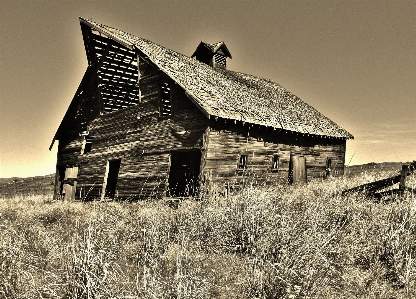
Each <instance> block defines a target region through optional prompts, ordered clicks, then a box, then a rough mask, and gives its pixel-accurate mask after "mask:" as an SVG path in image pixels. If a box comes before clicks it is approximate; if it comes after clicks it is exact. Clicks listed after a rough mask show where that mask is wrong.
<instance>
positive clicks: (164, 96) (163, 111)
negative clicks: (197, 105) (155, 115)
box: [160, 83, 172, 117]
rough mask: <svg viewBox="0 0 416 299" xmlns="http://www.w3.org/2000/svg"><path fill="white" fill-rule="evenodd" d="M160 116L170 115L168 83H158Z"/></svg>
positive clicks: (170, 105)
mask: <svg viewBox="0 0 416 299" xmlns="http://www.w3.org/2000/svg"><path fill="white" fill-rule="evenodd" d="M160 97H161V99H160V101H161V102H160V116H162V117H169V116H171V115H172V102H171V93H170V86H169V83H162V84H161V85H160Z"/></svg>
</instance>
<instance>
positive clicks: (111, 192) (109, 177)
mask: <svg viewBox="0 0 416 299" xmlns="http://www.w3.org/2000/svg"><path fill="white" fill-rule="evenodd" d="M120 164H121V160H120V159H117V160H109V161H108V162H107V169H106V172H105V176H104V184H103V192H102V198H104V197H107V198H114V197H115V195H116V187H117V178H118V171H119V170H120Z"/></svg>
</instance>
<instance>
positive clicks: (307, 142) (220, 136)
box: [204, 120, 346, 184]
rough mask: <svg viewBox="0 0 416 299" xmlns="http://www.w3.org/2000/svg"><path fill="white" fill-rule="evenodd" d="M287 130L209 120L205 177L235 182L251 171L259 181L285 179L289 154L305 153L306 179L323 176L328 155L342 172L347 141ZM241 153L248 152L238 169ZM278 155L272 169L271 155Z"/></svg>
mask: <svg viewBox="0 0 416 299" xmlns="http://www.w3.org/2000/svg"><path fill="white" fill-rule="evenodd" d="M285 132H286V131H281V132H279V130H273V129H270V128H269V129H266V128H264V127H262V128H259V127H258V126H257V127H256V128H255V127H251V126H250V125H249V124H246V125H243V124H242V123H241V122H237V124H234V122H233V121H228V122H226V123H225V122H224V120H218V121H212V122H211V123H210V127H209V130H208V136H207V140H208V143H207V144H208V145H207V148H208V150H207V156H206V161H205V168H204V178H205V180H210V181H211V182H214V183H218V184H227V183H229V184H235V183H237V182H238V181H241V180H242V179H243V178H247V176H250V175H257V176H260V180H259V181H261V182H266V183H267V184H274V183H276V182H287V181H288V175H289V163H290V155H291V153H292V154H300V155H303V156H305V157H306V170H307V180H308V181H309V180H312V179H316V178H324V177H325V170H326V162H327V159H328V158H330V159H331V160H332V169H333V170H332V174H333V175H334V176H339V175H343V173H344V164H345V148H346V142H345V140H341V139H329V138H317V137H308V136H302V135H297V134H296V133H294V134H292V133H285ZM240 155H248V163H247V168H246V170H244V171H243V170H241V169H238V162H239V158H240ZM274 155H278V156H279V169H278V170H273V169H272V163H273V156H274Z"/></svg>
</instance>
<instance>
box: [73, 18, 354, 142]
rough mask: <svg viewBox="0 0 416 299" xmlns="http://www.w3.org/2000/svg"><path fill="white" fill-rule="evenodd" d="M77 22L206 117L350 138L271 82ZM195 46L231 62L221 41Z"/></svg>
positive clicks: (107, 27) (85, 21) (90, 22)
mask: <svg viewBox="0 0 416 299" xmlns="http://www.w3.org/2000/svg"><path fill="white" fill-rule="evenodd" d="M80 22H81V26H88V27H90V28H91V29H93V30H95V31H97V32H99V34H100V35H101V36H103V37H105V38H107V39H111V40H113V41H115V42H116V43H119V44H121V45H122V46H123V47H126V48H127V49H129V50H132V51H135V52H136V53H137V55H139V56H140V57H142V58H144V59H146V61H149V62H151V63H152V64H154V65H155V66H157V67H158V68H159V69H160V70H161V71H162V72H164V73H165V74H166V75H168V76H169V77H170V78H172V79H173V80H174V81H175V82H176V83H177V84H178V85H180V86H181V87H182V88H183V89H184V90H185V92H186V94H187V95H188V96H189V97H190V98H191V99H192V101H193V102H194V103H195V104H196V105H197V106H198V107H199V109H201V110H202V111H203V112H204V114H205V115H207V116H208V117H211V116H212V117H220V118H224V119H230V120H236V121H242V122H247V123H251V124H256V125H261V126H266V127H272V128H275V129H283V130H288V131H294V132H299V133H302V134H310V135H318V136H327V137H333V138H342V139H352V138H354V137H353V136H352V135H351V134H350V133H349V132H347V131H346V130H345V129H343V128H342V127H340V126H339V125H337V124H336V123H335V122H333V121H331V120H330V119H329V118H327V117H326V116H324V115H323V114H321V113H320V112H318V111H317V110H316V109H314V108H313V107H311V106H310V105H308V104H307V103H305V102H304V101H302V100H301V99H300V98H298V97H297V96H295V95H294V94H292V93H291V92H289V91H288V90H286V89H285V88H284V87H282V86H280V85H279V84H277V83H275V82H273V81H272V80H268V79H264V78H260V77H256V76H252V75H247V74H243V73H239V72H234V71H231V70H226V69H224V68H213V67H211V66H209V65H207V64H205V63H202V62H200V61H198V60H197V59H194V58H192V57H189V56H186V55H183V54H180V53H178V52H175V51H173V50H170V49H167V48H165V47H162V46H160V45H158V44H155V43H153V42H151V41H149V40H146V39H143V38H140V37H137V36H134V35H132V34H129V33H127V32H124V31H122V30H119V29H116V28H112V27H110V26H106V25H103V24H100V23H97V22H94V21H91V20H87V19H84V18H81V17H80ZM199 47H205V48H207V49H209V50H211V51H214V52H215V51H222V54H223V55H225V56H227V57H229V58H231V53H230V52H229V51H228V49H227V47H226V46H225V44H224V43H223V42H219V43H216V44H207V43H204V42H201V43H200V44H199V46H198V48H199ZM89 51H90V52H92V50H89ZM195 52H196V51H195ZM87 54H88V49H87ZM194 54H195V53H194ZM88 55H90V58H89V60H92V59H94V56H93V54H88ZM88 55H87V56H88ZM91 57H92V58H91Z"/></svg>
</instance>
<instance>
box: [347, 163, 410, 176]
mask: <svg viewBox="0 0 416 299" xmlns="http://www.w3.org/2000/svg"><path fill="white" fill-rule="evenodd" d="M403 164H410V162H406V163H402V162H383V163H367V164H362V165H352V166H346V167H345V175H346V176H349V177H350V176H355V175H359V174H361V173H363V172H367V173H374V172H380V171H383V172H386V173H392V174H393V173H396V172H397V174H399V171H400V170H401V169H402V165H403Z"/></svg>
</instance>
